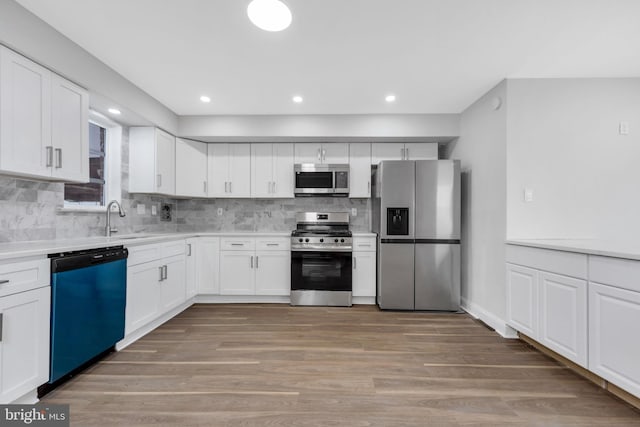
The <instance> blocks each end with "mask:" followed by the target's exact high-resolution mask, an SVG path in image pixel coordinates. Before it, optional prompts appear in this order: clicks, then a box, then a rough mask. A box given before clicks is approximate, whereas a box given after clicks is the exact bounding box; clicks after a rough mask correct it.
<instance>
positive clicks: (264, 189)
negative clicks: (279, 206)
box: [251, 144, 293, 198]
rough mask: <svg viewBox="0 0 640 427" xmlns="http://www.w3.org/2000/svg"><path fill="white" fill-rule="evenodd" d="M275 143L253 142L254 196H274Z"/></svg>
mask: <svg viewBox="0 0 640 427" xmlns="http://www.w3.org/2000/svg"><path fill="white" fill-rule="evenodd" d="M273 145H274V144H251V196H252V197H264V198H266V197H272V189H273ZM292 174H293V172H292Z"/></svg>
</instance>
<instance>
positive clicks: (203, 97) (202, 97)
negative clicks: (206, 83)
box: [200, 95, 211, 103]
mask: <svg viewBox="0 0 640 427" xmlns="http://www.w3.org/2000/svg"><path fill="white" fill-rule="evenodd" d="M200 101H202V102H204V103H209V102H211V98H209V97H208V96H206V95H202V96H201V97H200Z"/></svg>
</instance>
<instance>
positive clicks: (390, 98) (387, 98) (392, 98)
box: [384, 95, 396, 102]
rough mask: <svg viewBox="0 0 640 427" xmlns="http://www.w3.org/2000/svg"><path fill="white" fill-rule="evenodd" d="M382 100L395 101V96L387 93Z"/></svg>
mask: <svg viewBox="0 0 640 427" xmlns="http://www.w3.org/2000/svg"><path fill="white" fill-rule="evenodd" d="M384 100H385V101H387V102H395V101H396V96H395V95H387V96H385V97H384Z"/></svg>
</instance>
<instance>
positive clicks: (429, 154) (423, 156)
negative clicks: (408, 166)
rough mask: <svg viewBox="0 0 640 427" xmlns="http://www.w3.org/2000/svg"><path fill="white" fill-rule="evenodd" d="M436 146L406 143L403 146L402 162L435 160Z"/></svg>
mask: <svg viewBox="0 0 640 427" xmlns="http://www.w3.org/2000/svg"><path fill="white" fill-rule="evenodd" d="M437 159H438V144H436V143H427V142H408V143H406V144H404V160H437Z"/></svg>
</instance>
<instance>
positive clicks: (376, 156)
mask: <svg viewBox="0 0 640 427" xmlns="http://www.w3.org/2000/svg"><path fill="white" fill-rule="evenodd" d="M403 159H404V144H398V143H390V142H373V143H371V164H372V165H377V164H378V163H380V161H381V160H403Z"/></svg>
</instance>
